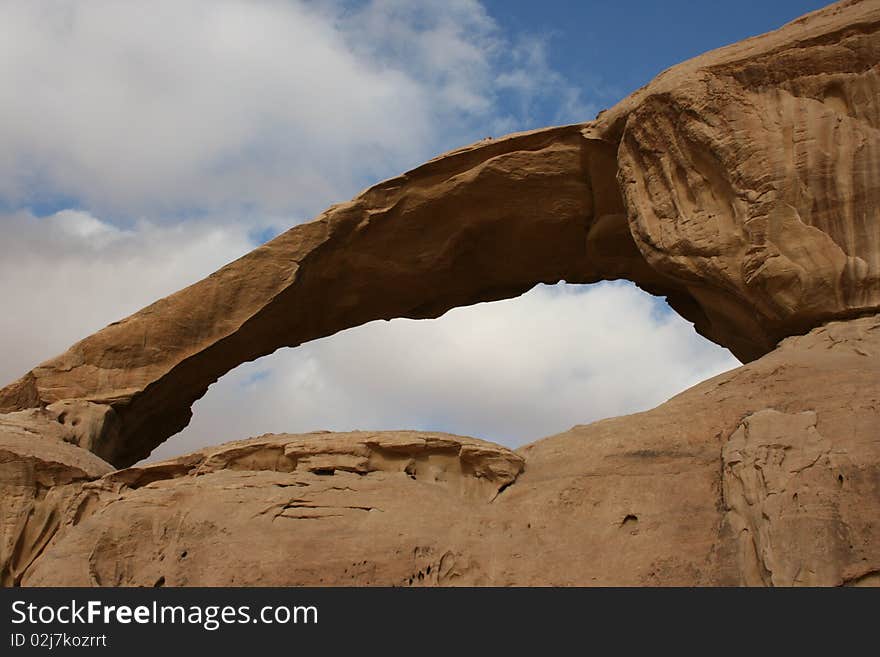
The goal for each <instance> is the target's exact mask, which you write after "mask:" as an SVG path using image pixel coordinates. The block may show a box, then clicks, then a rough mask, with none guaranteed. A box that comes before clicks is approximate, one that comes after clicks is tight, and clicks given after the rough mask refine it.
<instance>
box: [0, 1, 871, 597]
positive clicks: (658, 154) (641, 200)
mask: <svg viewBox="0 0 880 657" xmlns="http://www.w3.org/2000/svg"><path fill="white" fill-rule="evenodd" d="M878 99H880V4H878V3H877V2H871V1H863V2H843V3H838V4H836V5H832V6H830V7H828V8H826V9H824V10H821V11H819V12H815V13H813V14H810V15H808V16H805V17H803V18H801V19H799V20H797V21H794V22H793V23H790V24H788V25H786V26H785V27H783V28H781V29H780V30H778V31H776V32H773V33H770V34H767V35H763V36H760V37H756V38H753V39H749V40H746V41H744V42H742V43H739V44H735V45H733V46H728V47H726V48H722V49H720V50H717V51H714V52H712V53H708V54H706V55H703V56H701V57H698V58H696V59H694V60H691V61H689V62H685V63H684V64H681V65H679V66H677V67H674V68H672V69H670V70H668V71H666V72H664V73H663V74H661V75H660V76H658V78H657V79H656V80H655V81H653V82H652V83H651V84H650V85H648V86H646V87H644V88H643V89H640V90H638V91H637V92H635V93H634V94H632V95H631V96H630V97H628V98H627V99H625V100H624V101H622V102H621V103H620V104H619V105H617V106H616V107H614V108H612V109H611V110H608V111H606V112H603V113H601V114H600V116H599V117H597V119H596V120H595V121H592V122H589V123H585V124H579V125H574V126H565V127H560V128H549V129H546V130H539V131H534V132H530V133H522V134H516V135H511V136H508V137H504V138H501V139H497V140H489V141H483V142H480V143H479V144H476V145H473V146H469V147H466V148H463V149H460V150H458V151H454V152H452V153H448V154H446V155H443V156H441V157H439V158H437V159H435V160H432V161H430V162H428V163H427V164H425V165H423V166H421V167H419V168H417V169H415V170H413V171H410V172H408V173H406V174H404V175H402V176H400V177H398V178H394V179H391V180H389V181H386V182H383V183H380V184H379V185H376V186H375V187H373V188H371V189H368V190H366V191H365V192H363V193H362V194H361V195H360V196H358V197H357V198H355V199H354V200H352V201H350V202H348V203H343V204H339V205H336V206H333V207H331V208H330V209H328V210H327V211H326V212H324V213H323V214H322V215H321V216H320V217H318V218H317V219H316V220H314V221H312V222H310V223H307V224H303V225H301V226H297V227H295V228H293V229H291V230H290V231H288V232H287V233H285V234H283V235H281V236H279V237H278V238H276V239H275V240H273V241H271V242H269V243H268V244H266V245H264V246H262V247H260V248H258V249H256V250H255V251H253V252H252V253H250V254H248V255H246V256H244V257H243V258H241V259H239V260H237V261H236V262H233V263H231V264H230V265H227V266H226V267H224V268H222V269H221V270H219V271H218V272H216V273H215V274H213V275H211V276H209V277H208V278H206V279H205V280H203V281H201V282H199V283H196V284H195V285H193V286H191V287H189V288H186V289H185V290H182V291H180V292H178V293H176V294H174V295H172V296H170V297H167V298H165V299H162V300H160V301H158V302H156V303H155V304H153V305H151V306H149V307H147V308H145V309H143V310H142V311H140V312H138V313H136V314H134V315H132V316H131V317H128V318H126V319H124V320H122V321H120V322H117V323H115V324H112V325H110V326H108V327H107V328H105V329H104V330H102V331H100V332H98V333H96V334H95V335H93V336H91V337H88V338H86V339H85V340H83V341H81V342H79V343H77V344H76V345H74V346H73V347H71V349H70V350H69V351H67V352H66V353H65V354H62V355H61V356H59V357H57V358H54V359H52V360H50V361H47V362H45V363H43V364H41V365H39V366H38V367H35V368H34V369H33V370H31V371H30V372H29V373H27V374H26V375H25V376H23V377H22V378H21V379H20V380H19V381H17V382H15V383H13V384H11V385H9V386H7V387H6V388H3V389H2V390H0V414H3V413H5V415H0V454H8V455H9V456H2V457H0V458H4V459H6V460H5V461H3V464H4V467H5V468H7V470H3V471H2V472H3V473H4V474H2V475H0V487H2V489H3V492H4V495H8V496H10V498H11V499H15V500H16V502H15V505H16V506H15V509H16V510H14V511H9V513H11V514H13V515H9V516H6V517H3V518H0V530H2V532H3V533H2V536H3V544H2V547H3V552H2V553H0V569H2V570H0V573H2V577H3V582H4V583H5V584H17V583H22V584H33V585H40V584H86V585H88V584H111V585H118V584H144V585H154V584H167V585H177V584H223V583H234V584H307V583H308V584H317V583H328V584H329V583H334V584H345V583H353V584H447V583H452V584H455V583H464V584H591V583H599V584H773V585H780V584H781V585H791V584H823V585H824V584H841V583H878V579H880V575H878V573H880V536H878V535H877V532H878V531H880V527H878V526H877V521H878V519H880V513H878V512H880V460H878V459H880V453H878V450H880V441H878V435H877V429H876V427H877V426H878V419H880V413H878V410H877V409H878V396H880V319H878V314H877V313H880V101H878ZM615 278H627V279H629V280H632V281H634V282H635V283H636V284H638V285H639V286H641V287H643V288H644V289H646V290H648V291H650V292H652V293H654V294H660V295H665V296H666V297H667V299H668V300H669V302H670V304H671V305H672V307H673V308H675V309H676V310H677V311H678V312H680V313H681V314H682V315H683V316H684V317H686V318H687V319H689V320H690V321H692V322H693V323H694V326H695V328H696V330H698V331H699V332H700V333H701V334H703V335H705V336H706V337H708V338H710V339H712V340H714V341H716V342H718V343H720V344H722V345H725V346H727V347H729V348H730V349H731V350H732V351H733V352H734V353H735V354H736V355H737V356H739V357H740V358H741V360H743V361H745V362H748V361H752V362H750V363H749V364H747V365H745V366H744V367H742V368H739V369H737V370H734V371H732V372H729V373H727V374H724V375H722V376H720V377H716V378H715V379H712V380H710V381H707V382H705V383H703V384H700V385H698V386H696V387H695V388H692V389H691V390H689V391H687V392H685V393H682V394H681V395H679V396H677V397H676V398H674V399H673V400H670V401H669V402H667V403H666V404H664V405H662V406H660V407H658V408H657V409H654V410H653V411H649V412H647V413H642V414H638V415H634V416H628V417H624V418H615V419H612V420H606V421H603V422H599V423H595V424H593V425H589V426H585V427H575V428H574V429H572V430H571V431H569V432H566V433H564V434H560V435H558V436H553V437H550V438H546V439H544V440H542V441H539V442H537V443H534V444H533V445H530V446H528V447H525V448H523V449H522V450H519V451H518V453H514V452H511V451H509V450H506V449H504V448H501V447H498V446H493V445H490V444H487V443H482V442H480V441H476V440H473V439H466V438H454V437H451V436H444V435H439V434H419V433H406V432H396V433H381V432H380V433H359V434H339V435H312V436H271V437H262V438H257V439H253V440H251V441H243V442H238V443H232V444H229V445H226V446H222V447H220V448H216V449H213V450H204V451H202V452H198V453H196V454H192V455H189V456H186V457H180V458H178V459H173V460H171V461H167V462H164V463H161V464H154V465H149V466H142V467H134V468H128V469H123V470H118V471H112V467H111V466H109V465H108V464H107V463H105V462H104V461H102V460H101V459H104V460H106V461H108V462H110V463H112V464H113V465H114V466H116V467H122V468H124V467H125V466H130V465H131V464H133V463H135V462H136V461H138V460H139V459H141V458H142V457H144V456H146V455H147V454H149V452H150V451H151V450H152V449H153V448H154V447H155V446H156V445H158V444H160V443H161V442H162V441H164V440H165V439H167V438H168V437H169V436H171V435H173V434H174V433H176V432H177V431H179V430H180V429H182V428H183V427H184V426H186V424H187V423H188V421H189V418H190V415H191V411H190V408H191V406H192V403H193V402H194V401H195V400H196V399H198V398H199V397H201V396H202V395H203V394H204V393H205V391H206V390H207V388H208V386H209V385H210V384H211V383H213V382H214V381H216V380H217V379H218V378H219V377H220V376H222V375H223V374H224V373H225V372H227V371H229V370H230V369H232V368H233V367H235V366H237V365H238V364H240V363H242V362H244V361H247V360H252V359H255V358H257V357H259V356H262V355H264V354H267V353H271V352H272V351H274V350H275V349H278V348H279V347H282V346H295V345H298V344H301V343H303V342H306V341H308V340H312V339H315V338H318V337H322V336H326V335H330V334H333V333H335V332H337V331H339V330H342V329H345V328H348V327H351V326H355V325H358V324H362V323H364V322H367V321H370V320H374V319H379V318H385V319H389V318H392V317H413V318H423V317H435V316H438V315H440V314H442V313H443V312H445V311H446V310H448V309H449V308H452V307H455V306H459V305H465V304H470V303H475V302H478V301H487V300H493V299H501V298H506V297H511V296H516V295H518V294H521V293H522V292H524V291H526V290H528V289H529V288H531V287H532V286H534V285H535V284H537V283H540V282H545V283H552V282H556V281H559V280H566V281H568V282H578V283H590V282H596V281H599V280H603V279H615ZM792 336H800V337H792ZM780 341H782V342H781V344H780ZM98 457H100V458H98ZM10 464H11V465H10ZM6 473H8V474H6ZM292 555H295V558H292ZM232 563H234V564H235V567H234V569H228V568H224V567H223V565H224V564H232Z"/></svg>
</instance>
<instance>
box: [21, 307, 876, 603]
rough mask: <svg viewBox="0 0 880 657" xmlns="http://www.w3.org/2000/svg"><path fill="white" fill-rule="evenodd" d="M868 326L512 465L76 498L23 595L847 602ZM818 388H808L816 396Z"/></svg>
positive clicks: (306, 458) (215, 477)
mask: <svg viewBox="0 0 880 657" xmlns="http://www.w3.org/2000/svg"><path fill="white" fill-rule="evenodd" d="M878 356H880V316H875V317H871V318H864V319H858V320H852V321H849V322H832V323H830V324H827V325H826V326H824V327H821V328H819V329H816V330H814V331H812V332H811V333H810V334H808V335H806V336H803V337H798V338H790V339H789V340H786V341H784V342H783V344H782V346H781V347H780V348H779V349H777V350H775V351H774V352H773V353H771V354H769V355H767V356H765V357H763V358H761V359H758V360H757V361H755V362H753V363H750V364H749V365H746V366H743V367H740V368H737V369H735V370H732V371H730V372H727V373H725V374H722V375H720V376H717V377H715V378H713V379H710V380H709V381H706V382H704V383H701V384H699V385H697V386H695V387H694V388H691V389H690V390H688V391H686V392H684V393H682V394H680V395H678V396H677V397H675V398H673V399H672V400H670V401H669V402H667V403H665V404H663V405H662V406H659V407H657V408H656V409H654V410H651V411H648V412H645V413H639V414H636V415H630V416H626V417H620V418H613V419H610V420H604V421H601V422H596V423H594V424H590V425H586V426H578V427H574V428H573V429H571V430H570V431H567V432H565V433H562V434H559V435H557V436H552V437H549V438H545V439H544V440H541V441H538V442H537V443H534V444H532V445H529V446H527V447H524V448H522V449H520V450H517V452H515V453H514V452H511V451H510V450H507V449H505V448H503V447H499V446H495V445H491V444H489V443H484V442H482V441H475V440H473V439H468V438H460V437H455V436H448V435H445V434H426V433H418V432H383V433H367V432H359V433H354V434H311V435H307V436H287V435H279V436H263V437H261V438H254V439H251V440H247V441H239V442H235V443H229V444H227V445H223V446H221V447H218V448H211V449H207V450H202V451H200V452H196V453H194V454H191V455H188V456H183V457H179V458H176V459H171V460H169V461H165V462H162V463H156V464H150V465H145V466H140V467H134V468H129V469H126V470H120V471H117V472H112V473H109V474H106V475H104V476H103V477H100V478H95V479H94V480H93V481H91V482H89V483H86V484H84V485H83V486H82V488H83V491H87V492H88V494H89V495H91V496H92V498H93V501H92V503H91V504H90V506H89V509H88V514H82V515H81V517H80V518H79V519H78V521H77V522H76V523H75V524H74V523H68V524H65V525H63V526H62V527H61V529H60V530H59V531H58V532H57V534H56V535H55V536H54V538H53V540H52V541H51V543H50V544H49V545H48V547H47V548H46V549H45V550H44V551H43V552H42V554H41V555H40V557H39V558H38V559H36V561H35V562H34V563H33V565H31V566H30V568H28V569H27V571H26V572H25V573H24V576H23V577H22V578H21V582H22V583H23V584H25V585H49V584H52V585H96V584H101V585H138V586H141V585H143V586H152V585H156V584H160V585H168V586H172V585H220V584H234V585H318V584H328V585H330V584H333V585H346V584H355V585H386V586H389V585H391V586H411V585H412V586H417V585H456V584H460V585H592V584H601V585H823V586H829V585H841V584H871V583H877V580H878V579H880V524H878V522H877V520H878V518H880V436H878V433H877V427H878V408H880V358H878ZM817 382H820V383H819V384H817Z"/></svg>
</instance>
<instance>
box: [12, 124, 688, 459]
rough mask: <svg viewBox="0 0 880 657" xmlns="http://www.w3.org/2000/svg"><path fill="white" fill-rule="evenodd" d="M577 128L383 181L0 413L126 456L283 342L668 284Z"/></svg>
mask: <svg viewBox="0 0 880 657" xmlns="http://www.w3.org/2000/svg"><path fill="white" fill-rule="evenodd" d="M582 133H583V126H577V125H576V126H568V127H562V128H553V129H548V130H541V131H536V132H531V133H524V134H519V135H512V136H510V137H506V138H503V139H499V140H495V141H485V142H482V143H480V144H477V145H475V146H472V147H469V148H465V149H461V150H459V151H456V152H453V153H450V154H448V155H445V156H443V157H440V158H438V159H436V160H433V161H431V162H428V163H427V164H425V165H423V166H421V167H419V168H417V169H415V170H413V171H411V172H408V173H406V174H404V175H403V176H400V177H398V178H394V179H391V180H388V181H386V182H383V183H380V184H379V185H377V186H375V187H373V188H371V189H369V190H367V191H365V192H364V193H363V194H361V195H360V196H359V197H357V198H356V199H354V200H353V201H350V202H348V203H344V204H339V205H335V206H333V207H331V208H330V209H328V210H327V211H326V212H324V213H323V214H322V215H321V216H319V217H318V218H317V219H315V220H314V221H312V222H310V223H306V224H302V225H300V226H296V227H295V228H293V229H291V230H289V231H287V232H286V233H284V234H283V235H281V236H279V237H277V238H276V239H274V240H272V241H271V242H269V243H267V244H266V245H264V246H262V247H259V248H257V249H255V250H254V251H253V252H251V253H250V254H248V255H246V256H244V257H242V258H240V259H239V260H237V261H235V262H233V263H231V264H229V265H227V266H226V267H224V268H222V269H220V270H219V271H217V272H215V273H214V274H212V275H211V276H209V277H207V278H206V279H204V280H202V281H200V282H198V283H196V284H194V285H192V286H190V287H188V288H186V289H184V290H181V291H180V292H178V293H176V294H173V295H171V296H169V297H167V298H165V299H162V300H160V301H158V302H156V303H154V304H152V305H151V306H148V307H147V308H145V309H143V310H141V311H140V312H138V313H135V314H134V315H132V316H130V317H128V318H127V319H124V320H122V321H120V322H117V323H114V324H111V325H110V326H108V327H106V328H105V329H103V330H102V331H99V332H98V333H96V334H94V335H92V336H91V337H89V338H86V339H85V340H82V341H81V342H79V343H77V344H76V345H74V346H73V347H72V348H71V349H70V350H69V351H68V352H66V353H65V354H63V355H61V356H59V357H58V358H56V359H53V360H51V361H48V362H46V363H44V364H42V365H41V366H39V367H37V368H34V370H32V371H31V372H30V373H28V374H27V375H26V376H25V377H23V378H22V379H21V380H19V381H18V382H16V383H15V384H12V385H11V386H9V387H7V388H5V389H4V390H3V391H2V392H0V408H2V410H5V411H14V410H20V409H25V408H37V407H48V412H49V414H50V415H51V416H52V419H57V420H58V421H60V422H61V423H62V424H65V425H68V426H70V427H72V428H71V431H72V433H73V437H72V439H73V440H74V441H75V442H78V443H79V444H81V445H82V446H84V447H88V448H89V449H91V450H92V451H94V452H95V453H97V454H99V455H100V456H102V457H103V458H105V459H107V460H108V461H111V462H113V463H114V464H116V465H120V466H121V465H128V464H131V463H133V462H135V461H137V460H139V459H141V458H143V457H144V456H146V455H147V454H149V452H150V451H151V450H152V449H153V448H154V447H155V446H156V445H158V444H160V443H161V442H163V441H164V440H165V439H166V438H168V437H169V436H171V435H173V434H174V433H177V432H178V431H180V430H181V429H183V428H184V427H185V426H186V425H187V424H188V422H189V419H190V417H191V411H190V407H191V405H192V403H193V402H194V401H195V400H197V399H198V398H200V397H201V396H202V395H204V393H205V392H206V390H207V388H208V386H209V385H210V384H212V383H213V382H215V381H216V380H217V379H218V378H219V377H220V376H222V375H223V374H225V373H226V372H228V371H229V370H231V369H233V368H234V367H236V366H238V365H239V364H241V363H243V362H246V361H250V360H254V359H256V358H258V357H260V356H264V355H266V354H269V353H271V352H273V351H275V350H276V349H278V348H280V347H286V346H296V345H299V344H302V343H303V342H307V341H309V340H313V339H316V338H319V337H324V336H327V335H331V334H333V333H336V332H337V331H340V330H343V329H345V328H349V327H352V326H357V325H360V324H363V323H366V322H368V321H372V320H375V319H392V318H395V317H409V318H428V317H437V316H439V315H441V314H443V313H444V312H446V311H447V310H449V309H450V308H453V307H456V306H462V305H469V304H473V303H477V302H481V301H491V300H498V299H505V298H509V297H514V296H518V295H520V294H522V293H523V292H525V291H527V290H529V289H530V288H532V287H533V286H534V285H536V284H538V283H542V282H544V283H555V282H558V281H560V280H565V281H569V282H577V283H593V282H597V281H600V280H603V279H613V278H621V277H625V278H629V279H631V280H634V281H636V282H637V283H639V284H641V285H643V286H645V287H646V288H648V289H651V290H652V291H658V290H667V289H668V291H669V292H670V293H673V291H674V288H675V286H674V285H673V284H672V283H671V282H667V281H665V280H664V279H663V277H661V276H659V275H657V274H656V273H655V272H654V271H653V270H651V269H650V268H649V267H648V266H647V265H646V263H645V262H644V260H643V259H642V258H641V256H640V254H639V252H638V250H637V249H636V247H635V244H634V243H633V241H632V238H631V237H630V234H629V229H628V227H627V223H626V219H625V214H624V210H623V206H622V203H621V198H620V195H619V193H618V191H617V190H618V188H617V184H616V181H615V176H616V173H617V167H616V153H615V147H614V145H612V144H608V143H606V142H604V141H601V140H595V139H588V138H586V137H584V135H583V134H582ZM71 400H76V401H75V402H74V401H71ZM74 423H75V425H74Z"/></svg>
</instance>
